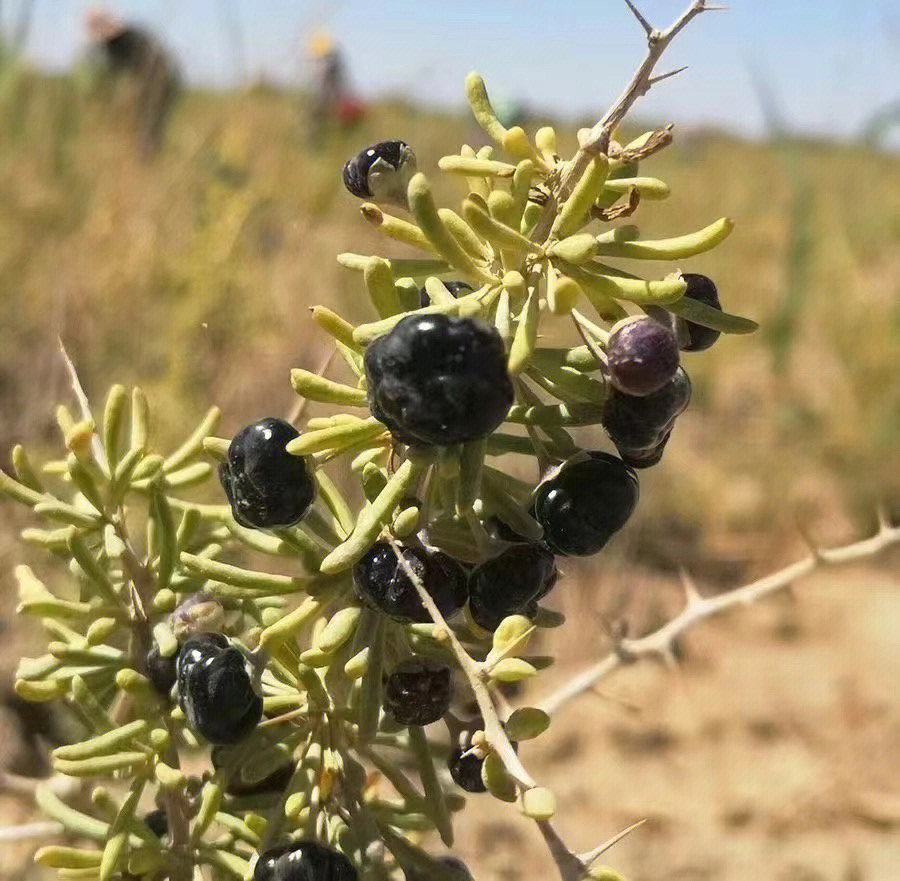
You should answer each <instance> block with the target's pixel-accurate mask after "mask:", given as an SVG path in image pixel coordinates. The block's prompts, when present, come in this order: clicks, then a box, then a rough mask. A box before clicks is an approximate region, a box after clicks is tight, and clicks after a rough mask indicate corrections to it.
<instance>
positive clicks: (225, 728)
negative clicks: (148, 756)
mask: <svg viewBox="0 0 900 881" xmlns="http://www.w3.org/2000/svg"><path fill="white" fill-rule="evenodd" d="M178 703H179V705H180V706H181V709H182V710H183V711H184V715H185V718H186V719H187V723H188V725H189V726H190V727H191V729H192V730H193V731H194V732H196V733H197V734H200V735H201V736H202V737H204V738H206V740H208V741H209V742H210V743H235V742H236V741H238V740H240V739H241V738H243V737H245V736H246V735H247V734H249V733H250V732H251V731H252V730H253V729H254V728H255V727H256V725H257V723H258V722H259V720H260V718H261V716H262V698H261V697H260V696H259V695H258V694H257V693H256V692H255V691H254V690H253V686H252V684H251V682H250V675H249V674H248V672H247V667H246V665H245V663H244V656H243V655H242V654H241V653H240V652H239V651H238V650H237V649H236V648H235V647H234V646H231V645H229V644H228V640H227V639H225V637H224V636H222V635H221V634H218V633H202V634H199V635H197V636H194V637H192V638H191V639H189V640H188V641H187V642H185V644H184V645H183V646H182V648H181V651H180V652H179V655H178Z"/></svg>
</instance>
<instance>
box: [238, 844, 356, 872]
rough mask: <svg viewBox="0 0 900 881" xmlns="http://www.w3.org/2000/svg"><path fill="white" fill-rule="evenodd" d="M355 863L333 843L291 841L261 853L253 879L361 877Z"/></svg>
mask: <svg viewBox="0 0 900 881" xmlns="http://www.w3.org/2000/svg"><path fill="white" fill-rule="evenodd" d="M357 877H358V876H357V873H356V869H355V868H354V866H353V863H351V862H350V860H348V859H347V857H345V856H344V854H342V853H341V852H340V851H338V850H335V849H334V848H333V847H328V846H327V845H324V844H320V843H319V842H318V841H310V840H308V839H305V840H301V841H289V842H286V843H285V844H279V845H277V846H276V847H272V848H269V850H267V851H264V852H263V853H261V854H260V855H259V859H258V860H257V861H256V867H255V868H254V870H253V881H357Z"/></svg>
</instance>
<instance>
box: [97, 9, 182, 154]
mask: <svg viewBox="0 0 900 881" xmlns="http://www.w3.org/2000/svg"><path fill="white" fill-rule="evenodd" d="M85 29H86V30H87V32H88V36H89V38H90V40H91V43H92V44H93V45H94V46H96V47H97V49H98V50H99V51H100V52H101V53H102V55H103V57H104V63H105V66H106V69H107V71H108V72H109V73H110V75H112V76H114V77H119V76H126V77H129V78H130V79H131V80H132V82H133V86H134V89H135V100H134V104H135V113H136V117H137V124H138V135H139V138H140V145H141V151H142V152H143V154H144V156H145V157H149V156H151V155H153V154H154V153H156V152H157V151H158V150H159V147H160V145H161V143H162V137H163V133H164V131H165V125H166V120H167V118H168V116H169V113H170V111H171V109H172V106H173V104H174V101H175V97H176V96H177V94H178V88H179V77H178V71H177V69H176V66H175V63H174V61H173V60H172V58H171V56H170V55H169V52H168V51H167V50H166V48H165V47H164V46H163V45H162V43H161V42H160V41H159V40H158V39H157V38H156V37H155V36H154V35H153V34H151V33H150V32H149V31H147V30H145V29H144V28H141V27H138V26H136V25H131V24H126V23H124V22H122V21H121V19H119V18H118V17H117V16H116V15H114V14H113V13H111V12H109V11H107V10H105V9H100V8H97V7H94V8H91V9H89V10H88V11H87V12H86V13H85Z"/></svg>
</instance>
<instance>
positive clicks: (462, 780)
mask: <svg viewBox="0 0 900 881" xmlns="http://www.w3.org/2000/svg"><path fill="white" fill-rule="evenodd" d="M447 764H448V766H449V768H450V776H451V777H452V778H453V782H454V783H455V784H456V785H457V786H458V787H459V788H460V789H464V790H465V791H466V792H487V787H486V786H485V785H484V781H483V780H482V779H481V769H482V768H483V767H484V759H482V758H480V757H479V756H477V755H476V754H475V753H474V752H472V751H471V749H462V748H460V749H457V750H456V751H455V752H453V753H452V754H451V756H450V761H449V762H448V763H447Z"/></svg>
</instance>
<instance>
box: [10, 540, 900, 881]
mask: <svg viewBox="0 0 900 881" xmlns="http://www.w3.org/2000/svg"><path fill="white" fill-rule="evenodd" d="M897 560H898V556H897V554H896V553H894V554H893V555H889V556H885V557H884V558H883V559H882V560H881V561H880V565H879V566H877V567H865V568H854V569H841V570H832V571H828V572H820V573H818V574H816V575H814V576H812V577H810V578H808V579H807V580H806V581H804V582H802V583H800V584H799V585H798V586H797V587H796V588H795V590H794V591H793V594H792V595H790V596H788V595H785V596H782V597H780V598H775V599H772V600H770V601H769V602H768V603H766V604H763V605H759V606H756V607H753V608H750V609H747V610H744V611H741V612H737V613H735V614H732V615H731V616H730V617H728V618H725V619H722V620H719V621H715V622H708V623H705V624H704V625H702V626H700V627H699V628H697V629H696V630H695V631H694V632H692V633H691V634H690V636H689V637H688V638H687V639H686V640H684V641H683V642H682V643H681V645H680V649H681V652H680V654H681V656H682V661H681V663H680V665H679V666H678V667H677V668H676V669H665V668H663V667H661V666H659V665H656V664H654V663H649V662H648V663H642V664H639V665H636V666H634V667H630V668H627V669H625V670H623V671H621V672H620V673H619V674H617V675H616V676H615V677H614V678H612V679H610V680H607V681H606V682H605V683H604V684H603V685H602V689H601V691H600V693H597V694H588V695H585V696H583V697H582V698H580V700H579V701H578V702H577V703H574V704H570V705H568V706H567V707H566V708H564V709H563V710H561V711H560V713H559V714H558V715H557V718H555V720H554V723H553V725H552V726H551V728H550V731H549V732H548V733H547V734H546V735H545V736H544V738H542V739H541V740H539V741H536V742H534V743H533V744H528V745H524V746H523V747H522V756H523V758H524V760H525V763H526V765H527V766H528V767H529V769H530V770H531V771H532V773H533V774H534V775H535V776H536V777H537V778H538V779H539V781H540V782H541V783H543V784H545V785H547V786H549V787H551V788H552V789H553V790H554V791H555V792H556V794H557V796H558V798H559V803H560V811H559V814H558V818H557V821H556V822H557V828H558V830H559V831H560V832H561V834H562V835H563V837H564V838H565V839H566V840H567V841H569V842H570V843H572V844H573V846H576V847H578V848H580V849H588V848H590V847H592V846H594V845H596V844H598V843H599V842H601V841H603V840H605V839H607V838H609V837H611V836H612V835H613V834H615V833H616V832H617V831H619V830H621V829H623V828H624V827H626V826H628V825H629V824H631V823H634V822H635V821H637V820H641V819H644V820H646V822H645V823H644V825H643V826H642V827H641V828H639V829H638V830H636V831H635V832H633V833H632V834H631V835H630V836H629V837H628V838H626V839H625V840H623V841H622V842H620V843H619V844H617V845H616V846H615V848H614V849H613V850H612V851H611V852H610V853H609V855H608V859H607V862H609V863H610V864H611V865H613V866H615V867H616V868H617V869H619V870H620V871H621V872H623V874H624V875H625V876H626V878H628V879H630V881H707V879H710V881H712V879H715V881H760V879H766V881H896V879H897V878H898V877H900V835H898V828H900V701H898V699H897V698H898V685H900V651H898V648H900V639H898V632H900V630H898V625H900V579H898V577H897V576H896V574H895V573H896V571H897V570H896V568H895V566H896V563H897ZM669 584H670V582H669V581H668V580H664V579H662V578H660V577H650V576H646V575H644V576H642V575H640V574H635V575H633V576H629V577H628V585H629V588H630V589H631V590H632V591H633V592H634V593H635V594H640V593H649V592H660V593H666V591H667V590H668V585H669ZM670 593H671V591H670ZM564 599H565V598H564ZM569 601H570V603H572V604H573V605H576V606H579V607H582V608H583V607H584V606H585V604H586V603H587V604H588V605H589V604H590V603H589V601H586V600H585V599H584V598H581V599H579V600H577V601H576V600H575V599H574V598H573V597H569ZM569 611H570V613H574V612H576V611H577V609H570V610H569ZM572 617H573V618H574V619H575V620H581V621H582V622H585V623H583V624H582V626H580V627H579V628H578V629H579V630H580V631H581V632H580V635H579V636H580V637H584V638H578V639H575V640H573V639H571V638H570V635H571V633H572V632H573V631H568V633H569V637H568V638H567V628H564V629H563V630H560V631H557V632H556V633H555V634H554V643H555V645H556V650H558V651H562V652H564V653H565V657H564V658H563V659H562V660H561V661H560V664H559V665H558V668H557V669H556V670H554V671H553V673H552V674H549V675H545V676H543V677H541V678H542V679H544V680H546V681H544V682H542V683H541V684H540V687H541V688H544V689H546V688H552V687H553V685H554V683H558V682H560V681H563V680H564V679H565V677H566V676H568V675H571V674H572V673H573V672H575V671H576V670H578V669H579V668H580V667H581V666H583V665H584V663H585V662H586V660H587V657H588V655H587V652H588V651H589V650H590V643H591V642H592V640H591V639H589V638H587V637H588V632H589V627H590V625H589V623H587V622H590V621H591V617H590V615H582V616H581V617H580V618H579V617H576V616H575V615H574V614H573V615H572ZM576 626H577V625H576ZM598 632H599V631H598ZM563 643H565V644H566V645H567V646H569V648H563V649H560V646H561V645H562V644H563ZM573 645H575V646H576V647H575V648H572V646H573ZM547 648H553V646H552V645H548V646H547ZM599 650H600V647H599V645H598V647H597V651H599ZM534 688H535V693H537V691H538V688H539V686H538V685H537V684H536V685H535V687H534ZM5 724H6V727H5V729H4V732H3V736H2V738H0V749H2V750H3V755H4V764H6V765H9V764H10V763H12V764H13V765H14V766H17V765H18V764H20V763H21V762H22V761H23V758H22V756H23V752H22V747H21V744H20V743H19V741H18V739H17V736H16V733H15V729H14V726H12V725H11V724H10V723H9V720H8V719H7V720H5ZM0 811H2V812H3V815H4V819H5V821H6V822H7V823H10V822H12V823H15V822H23V821H25V820H27V819H28V818H29V817H30V816H31V811H30V809H29V806H28V805H27V803H24V802H23V801H22V800H21V799H16V798H8V797H0ZM0 848H2V850H0V866H2V870H0V877H2V878H3V879H13V878H29V879H30V878H33V877H37V876H36V875H35V874H34V870H33V869H32V870H28V869H26V868H25V867H26V866H27V863H28V857H29V847H28V846H27V845H25V846H17V847H14V848H13V847H10V846H8V845H0ZM455 850H456V853H458V854H459V855H460V856H462V857H463V858H465V859H466V861H467V862H468V863H469V864H470V866H471V867H472V869H473V872H474V875H475V878H476V879H478V881H545V879H546V881H550V879H552V878H553V877H554V869H553V866H552V863H550V861H549V859H548V858H547V856H546V854H545V853H544V852H543V849H542V844H541V842H540V839H539V837H538V835H537V834H536V830H535V829H534V828H533V827H532V825H531V823H530V821H528V820H526V819H525V818H523V817H521V816H519V815H518V814H517V813H516V811H515V809H514V808H511V807H509V806H507V805H502V804H500V803H498V802H493V801H492V800H491V799H490V797H489V796H480V797H472V798H471V799H470V802H469V804H468V806H467V807H466V809H465V810H464V812H463V814H462V815H461V816H460V818H459V822H458V841H457V847H456V849H455Z"/></svg>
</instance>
